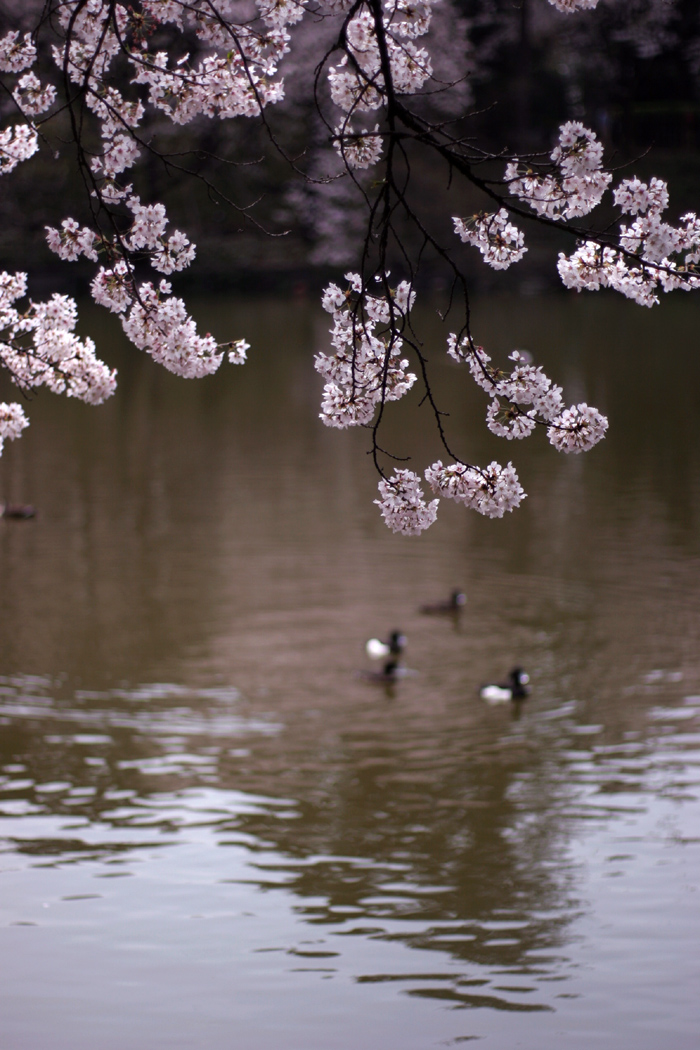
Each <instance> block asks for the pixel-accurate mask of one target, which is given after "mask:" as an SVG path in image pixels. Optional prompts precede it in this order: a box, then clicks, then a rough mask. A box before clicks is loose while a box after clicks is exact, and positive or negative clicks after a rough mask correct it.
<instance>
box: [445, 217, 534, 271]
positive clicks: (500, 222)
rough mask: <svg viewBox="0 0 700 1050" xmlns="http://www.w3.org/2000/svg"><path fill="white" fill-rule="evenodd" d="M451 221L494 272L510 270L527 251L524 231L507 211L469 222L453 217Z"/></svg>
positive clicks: (466, 242)
mask: <svg viewBox="0 0 700 1050" xmlns="http://www.w3.org/2000/svg"><path fill="white" fill-rule="evenodd" d="M452 221H453V223H454V227H455V233H456V234H457V236H458V237H459V238H460V240H462V241H464V243H465V244H472V245H474V247H475V248H478V249H479V251H480V252H481V254H482V255H483V257H484V262H485V263H488V265H489V266H492V267H493V269H494V270H507V269H508V267H509V266H511V265H512V264H513V263H516V262H520V260H521V259H522V257H523V255H524V254H525V252H526V251H527V248H526V247H525V237H524V236H523V233H522V231H521V230H519V229H518V228H517V227H516V226H513V224H512V223H511V222H510V221H509V219H508V212H507V211H506V210H505V208H501V210H500V211H499V212H497V213H496V214H495V215H494V214H488V213H486V212H481V213H480V214H477V215H472V216H471V217H470V218H467V219H459V218H453V219H452Z"/></svg>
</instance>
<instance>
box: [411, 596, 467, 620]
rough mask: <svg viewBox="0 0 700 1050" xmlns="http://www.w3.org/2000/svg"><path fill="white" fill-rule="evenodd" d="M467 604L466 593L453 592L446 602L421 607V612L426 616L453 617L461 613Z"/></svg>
mask: <svg viewBox="0 0 700 1050" xmlns="http://www.w3.org/2000/svg"><path fill="white" fill-rule="evenodd" d="M466 604H467V596H466V594H465V593H464V591H453V592H452V594H451V595H450V597H449V598H448V599H447V601H445V602H435V603H434V604H432V605H421V607H420V611H421V612H422V613H425V615H426V616H440V615H448V616H449V615H453V614H455V613H458V612H460V610H461V609H463V608H464V606H465V605H466Z"/></svg>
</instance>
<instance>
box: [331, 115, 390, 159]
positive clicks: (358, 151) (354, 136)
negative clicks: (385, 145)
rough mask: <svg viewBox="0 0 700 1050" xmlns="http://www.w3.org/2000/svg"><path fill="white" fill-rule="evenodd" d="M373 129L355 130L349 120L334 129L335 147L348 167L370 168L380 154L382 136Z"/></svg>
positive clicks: (377, 128) (376, 125)
mask: <svg viewBox="0 0 700 1050" xmlns="http://www.w3.org/2000/svg"><path fill="white" fill-rule="evenodd" d="M378 131H379V125H378V124H375V125H374V130H373V131H371V132H370V131H361V132H356V131H355V129H354V128H353V126H352V124H351V123H350V121H349V120H346V121H344V123H343V124H341V125H340V126H339V127H337V128H336V129H335V148H336V150H337V152H338V153H339V154H340V156H341V157H342V158H343V160H344V161H345V163H346V164H347V166H348V167H349V168H371V167H372V165H373V164H376V163H377V161H379V160H380V159H381V156H382V136H381V135H379V134H377V132H378Z"/></svg>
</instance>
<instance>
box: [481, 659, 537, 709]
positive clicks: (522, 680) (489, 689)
mask: <svg viewBox="0 0 700 1050" xmlns="http://www.w3.org/2000/svg"><path fill="white" fill-rule="evenodd" d="M508 679H509V680H508V681H507V682H488V683H487V684H486V685H482V687H481V689H480V690H479V696H480V697H481V699H482V700H485V701H486V702H487V703H488V704H507V703H508V702H509V701H511V700H512V701H515V702H517V701H518V700H524V699H525V697H526V696H528V694H529V692H530V690H529V689H528V688H527V684H528V682H529V681H530V676H529V675H528V674H526V672H525V671H523V669H522V667H514V668H513V670H512V671H511V672H510V674H509V675H508Z"/></svg>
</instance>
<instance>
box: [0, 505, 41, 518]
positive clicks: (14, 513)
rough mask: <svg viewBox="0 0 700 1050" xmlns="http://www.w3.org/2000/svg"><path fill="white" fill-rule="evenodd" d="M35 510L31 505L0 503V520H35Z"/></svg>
mask: <svg viewBox="0 0 700 1050" xmlns="http://www.w3.org/2000/svg"><path fill="white" fill-rule="evenodd" d="M35 517H36V508H35V507H32V505H31V503H0V518H18V519H26V518H35Z"/></svg>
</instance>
